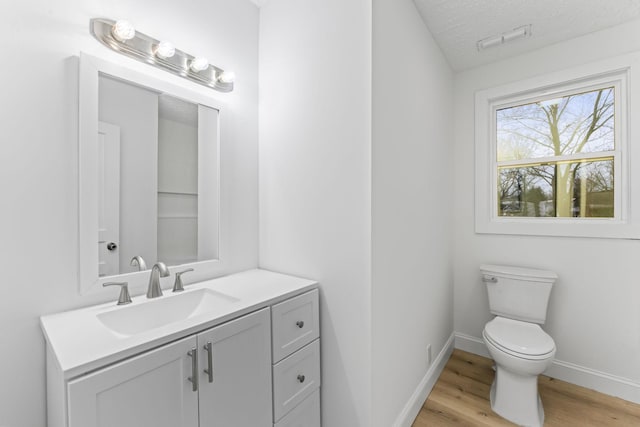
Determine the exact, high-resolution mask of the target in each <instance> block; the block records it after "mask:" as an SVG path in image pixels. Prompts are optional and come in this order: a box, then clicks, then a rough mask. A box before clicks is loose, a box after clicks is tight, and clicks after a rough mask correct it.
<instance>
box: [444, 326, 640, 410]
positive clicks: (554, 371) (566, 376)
mask: <svg viewBox="0 0 640 427" xmlns="http://www.w3.org/2000/svg"><path fill="white" fill-rule="evenodd" d="M454 336H455V348H457V349H460V350H464V351H467V352H469V353H473V354H477V355H479V356H484V357H490V356H489V352H488V351H487V347H486V346H485V344H484V342H483V341H482V339H480V338H476V337H472V336H470V335H466V334H461V333H458V332H456V333H454ZM544 375H547V376H549V377H552V378H557V379H559V380H562V381H566V382H568V383H571V384H576V385H579V386H581V387H586V388H590V389H592V390H596V391H599V392H600V393H604V394H608V395H611V396H616V397H619V398H621V399H624V400H628V401H630V402H634V403H640V383H638V382H636V381H632V380H630V379H627V378H622V377H618V376H615V375H610V374H607V373H605V372H600V371H596V370H595V369H591V368H587V367H584V366H580V365H576V364H574V363H569V362H564V361H562V360H558V359H556V360H554V361H553V364H552V365H551V367H550V368H549V369H547V370H546V371H545V373H544Z"/></svg>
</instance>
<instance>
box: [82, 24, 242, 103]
mask: <svg viewBox="0 0 640 427" xmlns="http://www.w3.org/2000/svg"><path fill="white" fill-rule="evenodd" d="M90 30H91V34H92V35H93V36H94V37H95V38H96V39H98V41H100V42H101V43H102V44H104V45H105V46H107V47H108V48H110V49H112V50H115V51H116V52H119V53H122V54H123V55H126V56H129V57H131V58H135V59H137V60H138V61H141V62H145V63H147V64H150V65H153V66H155V67H158V68H161V69H163V70H165V71H169V72H170V73H172V74H175V75H177V76H180V77H183V78H185V79H188V80H191V81H193V82H196V83H199V84H201V85H203V86H207V87H209V88H211V89H215V90H217V91H220V92H231V91H232V90H233V83H234V79H235V75H234V73H233V72H230V71H225V70H223V69H221V68H218V67H216V66H214V65H210V64H209V61H207V59H206V58H204V57H194V56H191V55H189V54H188V53H185V52H183V51H181V50H179V49H176V48H175V47H174V46H173V44H171V43H169V42H167V41H160V40H156V39H154V38H153V37H150V36H148V35H146V34H143V33H141V32H139V31H136V29H135V28H134V26H133V25H132V24H131V23H129V22H127V21H124V20H122V21H117V22H116V21H113V20H111V19H104V18H93V19H92V20H91V21H90Z"/></svg>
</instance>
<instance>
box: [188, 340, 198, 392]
mask: <svg viewBox="0 0 640 427" xmlns="http://www.w3.org/2000/svg"><path fill="white" fill-rule="evenodd" d="M187 355H188V356H189V357H191V376H190V377H189V378H187V379H188V380H189V381H191V383H192V384H193V388H192V390H193V391H198V349H197V348H196V347H194V348H192V349H191V350H190V351H189V352H187Z"/></svg>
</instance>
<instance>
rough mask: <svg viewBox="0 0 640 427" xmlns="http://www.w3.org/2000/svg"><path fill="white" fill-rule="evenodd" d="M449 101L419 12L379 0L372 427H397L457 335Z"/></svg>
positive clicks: (445, 77) (448, 77)
mask: <svg viewBox="0 0 640 427" xmlns="http://www.w3.org/2000/svg"><path fill="white" fill-rule="evenodd" d="M452 92H453V74H452V72H451V70H450V68H449V65H448V64H447V62H446V60H445V59H444V56H443V55H442V53H441V51H440V49H439V47H438V46H437V45H436V43H435V41H434V39H433V37H432V36H431V33H430V32H429V30H428V29H427V27H426V26H425V25H424V23H423V22H422V20H421V18H420V15H419V14H418V12H417V10H416V8H415V6H414V3H413V2H412V1H411V0H374V1H373V151H372V165H373V168H372V177H373V178H372V180H373V195H372V210H373V239H372V240H373V245H372V250H373V259H372V266H373V280H372V283H373V287H372V300H373V316H372V317H373V322H372V325H373V416H372V420H373V422H372V424H371V425H372V426H380V427H388V426H391V425H394V422H395V421H396V420H398V415H399V414H400V413H401V411H402V410H403V408H404V407H405V405H406V404H407V402H408V401H409V400H410V398H411V396H412V394H413V393H414V392H415V391H416V389H417V388H418V386H419V383H420V382H421V380H422V379H423V377H424V376H425V374H426V373H427V370H428V367H429V365H428V360H427V345H429V344H431V346H432V350H431V351H432V355H433V357H434V358H435V357H436V356H437V354H438V353H439V352H440V351H441V350H442V349H443V347H444V345H445V343H446V341H447V340H448V338H449V337H450V335H451V333H452V332H453V312H452V307H453V292H452V289H453V286H452V285H453V278H452V272H451V249H450V248H451V243H450V242H451V236H452V234H451V231H452V230H451V224H452V222H451V219H450V217H451V215H450V214H451V202H452V200H453V197H452V195H451V192H452V189H453V182H452V179H451V178H452V167H453V162H452V139H453V119H452V112H453V105H452V101H451V94H452ZM421 403H422V402H418V405H420V404H421Z"/></svg>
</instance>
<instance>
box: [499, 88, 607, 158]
mask: <svg viewBox="0 0 640 427" xmlns="http://www.w3.org/2000/svg"><path fill="white" fill-rule="evenodd" d="M496 129H497V149H498V150H497V153H498V161H503V160H519V159H534V158H540V157H554V156H563V155H569V154H576V153H594V152H601V151H611V150H614V146H615V144H614V131H613V130H614V88H612V87H611V88H606V89H599V90H595V91H591V92H584V93H578V94H574V95H568V96H564V97H561V98H556V99H549V100H545V101H540V102H534V103H530V104H524V105H518V106H515V107H509V108H503V109H500V110H497V111H496Z"/></svg>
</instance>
